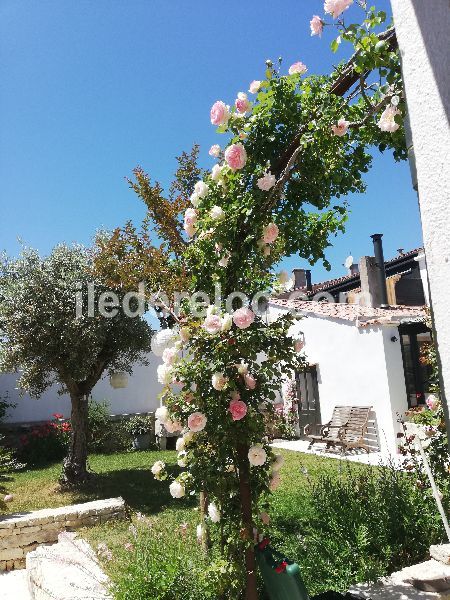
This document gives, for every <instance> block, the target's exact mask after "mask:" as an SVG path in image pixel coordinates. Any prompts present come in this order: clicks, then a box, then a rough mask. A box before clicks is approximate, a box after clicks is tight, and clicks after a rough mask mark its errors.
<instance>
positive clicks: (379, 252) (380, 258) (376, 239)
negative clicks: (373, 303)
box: [370, 233, 389, 308]
mask: <svg viewBox="0 0 450 600" xmlns="http://www.w3.org/2000/svg"><path fill="white" fill-rule="evenodd" d="M370 237H371V238H372V240H373V249H374V253H375V260H376V261H377V267H378V278H379V285H380V297H381V304H380V308H388V307H389V304H388V297H387V287H386V269H385V268H384V255H383V242H382V241H381V238H382V237H383V234H382V233H374V234H373V235H371V236H370Z"/></svg>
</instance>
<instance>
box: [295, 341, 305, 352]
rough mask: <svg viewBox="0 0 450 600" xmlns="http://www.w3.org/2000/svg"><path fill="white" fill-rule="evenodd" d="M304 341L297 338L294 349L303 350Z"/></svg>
mask: <svg viewBox="0 0 450 600" xmlns="http://www.w3.org/2000/svg"><path fill="white" fill-rule="evenodd" d="M303 346H304V344H303V341H302V340H295V342H294V350H295V351H296V352H301V351H302V350H303Z"/></svg>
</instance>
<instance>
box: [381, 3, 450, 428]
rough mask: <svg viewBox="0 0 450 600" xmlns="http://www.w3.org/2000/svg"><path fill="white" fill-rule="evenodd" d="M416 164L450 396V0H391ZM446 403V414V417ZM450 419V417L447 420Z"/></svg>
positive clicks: (438, 342) (440, 347) (449, 396)
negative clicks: (449, 58)
mask: <svg viewBox="0 0 450 600" xmlns="http://www.w3.org/2000/svg"><path fill="white" fill-rule="evenodd" d="M391 4H392V10H393V15H394V23H395V29H396V34H397V40H398V44H399V48H400V53H401V57H402V70H403V76H404V80H405V91H406V100H407V103H408V113H409V120H410V123H411V130H412V141H413V146H414V155H415V159H416V168H417V182H418V192H419V204H420V214H421V220H422V230H423V241H424V247H425V254H426V257H427V267H428V278H429V282H430V295H431V305H432V310H433V319H434V326H435V329H436V335H435V341H436V345H437V349H438V352H439V357H440V362H441V370H442V383H443V390H442V391H443V392H444V395H445V397H446V399H447V407H448V404H449V399H450V319H449V298H450V235H449V228H450V125H449V120H450V69H449V65H448V55H449V48H450V3H449V1H448V0H432V1H430V0H391ZM448 412H449V411H448V408H447V417H448ZM448 422H449V423H450V420H449V421H448Z"/></svg>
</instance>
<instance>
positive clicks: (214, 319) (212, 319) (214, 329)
mask: <svg viewBox="0 0 450 600" xmlns="http://www.w3.org/2000/svg"><path fill="white" fill-rule="evenodd" d="M203 328H204V329H206V331H207V332H208V333H211V334H215V333H219V331H220V330H221V329H222V319H221V318H220V317H219V315H208V316H207V317H206V319H205V320H204V321H203Z"/></svg>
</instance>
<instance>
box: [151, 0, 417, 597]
mask: <svg viewBox="0 0 450 600" xmlns="http://www.w3.org/2000/svg"><path fill="white" fill-rule="evenodd" d="M351 4H352V0H326V2H325V5H324V10H325V13H326V14H327V15H329V16H331V17H332V19H333V20H335V22H333V23H329V22H327V21H326V18H325V17H324V18H321V17H319V16H318V15H315V16H313V18H312V21H311V23H310V28H311V33H312V34H313V35H316V36H318V37H320V35H321V34H322V32H323V29H324V27H325V26H327V27H329V26H335V27H337V28H338V31H339V36H338V38H336V40H334V41H333V42H332V50H333V51H337V49H338V48H339V45H340V44H341V43H342V42H350V43H351V44H352V46H353V49H354V50H356V51H357V55H356V58H355V59H354V64H353V69H354V72H356V73H357V74H360V77H356V79H357V80H358V79H359V81H357V84H356V89H355V90H352V93H351V99H350V100H349V99H348V98H346V97H344V94H343V93H341V92H339V93H338V91H336V90H338V86H337V84H338V83H339V81H340V78H341V77H342V76H343V75H342V73H343V67H342V66H340V67H338V69H337V71H336V72H335V73H333V74H332V75H330V76H323V75H307V73H308V68H307V66H306V65H305V64H304V63H303V62H302V61H301V60H297V61H296V62H295V63H294V64H292V65H291V66H290V67H289V68H288V69H285V68H284V67H283V65H282V63H281V61H280V62H279V63H278V65H277V66H274V64H273V63H272V62H271V61H267V63H266V67H267V68H266V71H265V77H264V78H263V77H261V79H258V80H253V81H252V82H251V83H250V84H249V88H248V93H249V94H251V97H250V98H249V97H248V95H247V93H244V92H239V93H237V95H236V97H235V100H234V101H231V102H230V104H227V102H226V101H225V100H217V101H216V102H215V103H214V104H213V106H212V107H211V111H210V121H211V123H212V124H213V125H214V126H216V127H217V133H218V134H221V135H223V136H224V137H225V142H224V143H222V144H220V145H219V144H214V145H213V146H211V148H210V150H209V155H210V156H211V157H212V158H213V159H215V160H216V162H215V164H214V165H213V166H212V168H211V170H210V171H208V172H202V173H200V176H199V179H198V181H197V182H196V183H195V184H194V185H193V186H192V189H191V190H190V194H191V195H190V201H191V206H190V207H189V208H187V209H186V210H185V212H184V215H183V227H184V231H185V234H186V240H185V247H184V249H183V253H182V255H181V256H180V257H178V258H177V259H176V260H177V261H178V262H177V266H178V268H179V269H180V270H182V271H183V272H184V273H188V274H189V279H188V281H189V291H190V292H191V293H195V292H198V291H200V290H201V291H202V292H203V293H206V294H208V295H209V296H210V297H214V295H215V293H216V292H217V290H219V298H218V300H217V301H216V303H215V305H214V306H211V307H209V308H208V309H207V310H204V311H203V313H202V311H198V310H197V307H193V306H192V304H188V303H187V302H185V303H182V305H181V310H180V311H179V312H178V313H177V314H175V312H173V314H171V323H172V328H171V330H170V334H167V333H164V334H163V333H161V335H160V334H158V336H157V340H156V342H155V344H154V346H155V349H156V350H157V353H158V355H159V356H162V358H163V361H164V362H163V364H162V365H160V367H159V368H158V379H159V381H160V382H161V383H162V385H163V386H164V388H163V392H162V401H163V404H164V408H161V409H159V410H158V411H157V418H158V419H159V420H160V422H161V423H162V424H163V425H164V426H165V427H166V429H167V430H168V431H180V434H181V436H182V437H180V439H179V440H178V441H177V451H178V452H179V455H178V464H179V465H180V466H181V468H182V469H183V471H182V472H181V473H180V474H179V475H178V476H177V477H175V479H174V480H173V481H172V482H171V483H170V493H171V495H172V496H173V497H174V498H180V499H181V498H182V497H184V496H186V495H191V494H201V497H202V499H203V500H202V510H201V511H200V522H199V525H198V537H199V540H201V541H204V539H205V537H206V535H207V530H208V528H214V527H216V530H215V539H217V540H218V542H219V545H220V547H221V549H222V552H223V554H224V557H225V558H226V559H227V560H228V561H230V563H232V564H233V569H235V570H236V571H237V572H239V573H240V574H241V576H242V589H244V587H245V589H246V597H247V599H249V600H250V599H253V598H256V595H255V594H256V579H255V563H254V555H253V546H254V543H255V541H257V540H258V539H260V536H262V535H265V534H267V533H268V532H269V530H268V527H269V523H270V517H269V513H270V495H271V493H272V492H273V491H275V490H276V489H277V487H278V486H279V484H280V481H281V474H280V468H281V459H280V458H279V457H277V456H276V455H275V453H274V452H273V450H272V448H271V447H270V444H269V440H268V438H267V436H266V434H265V419H267V415H269V417H270V413H271V412H272V413H274V411H275V408H274V405H275V400H276V399H277V396H278V392H279V382H280V381H283V380H286V379H290V378H291V376H292V371H296V370H301V369H303V368H304V367H305V363H306V359H305V356H304V354H303V353H302V342H301V340H295V339H292V338H291V337H290V335H289V331H290V328H291V325H292V323H293V321H294V319H295V315H292V314H284V315H282V316H279V317H278V318H276V319H274V320H272V321H270V320H268V319H267V318H266V315H265V314H264V312H263V313H262V314H261V313H260V311H259V310H258V309H259V307H260V304H259V303H260V302H261V303H262V305H264V296H266V297H267V295H270V293H272V291H273V290H274V289H277V286H279V285H280V281H281V276H280V278H278V276H277V275H276V274H275V272H274V268H275V267H276V265H277V264H278V263H279V261H280V260H281V258H283V256H285V255H286V254H299V255H300V256H302V257H303V258H304V259H307V260H309V261H310V262H311V263H314V262H316V261H318V260H322V262H323V263H324V265H325V267H329V264H328V263H327V261H326V259H325V249H326V247H327V246H328V245H329V244H330V242H329V240H330V238H331V237H332V236H334V235H336V234H337V233H338V232H340V231H342V230H343V229H344V224H345V221H346V219H347V205H346V203H345V200H343V198H344V197H345V195H347V194H349V193H355V192H363V191H364V189H365V184H364V181H363V177H364V174H365V173H366V172H367V170H368V169H369V167H370V163H371V156H370V154H369V153H368V151H367V147H369V146H370V147H374V146H376V147H379V148H380V149H381V150H385V149H387V148H390V149H392V151H393V154H394V157H395V159H397V160H399V159H404V158H406V148H405V143H404V135H403V127H402V117H403V116H404V115H405V113H406V106H405V102H404V97H403V91H402V81H401V72H400V68H399V61H398V54H397V51H396V50H395V48H393V47H391V46H390V45H389V43H387V42H386V41H385V38H383V39H381V38H380V37H378V35H377V34H376V33H375V31H374V30H375V28H376V27H377V26H378V25H380V24H382V23H383V22H384V21H385V19H386V15H384V13H382V12H376V11H375V10H374V9H373V10H372V9H370V10H366V9H364V18H363V23H362V24H361V25H358V24H354V25H351V26H349V25H348V24H344V21H343V16H342V15H343V13H344V12H346V11H347V9H348V8H349V7H350V5H351ZM328 18H329V17H328ZM374 71H375V72H376V77H374V78H373V80H374V81H375V83H373V82H372V81H371V82H370V84H369V83H368V82H367V81H366V79H367V76H368V75H367V74H368V73H370V72H374ZM358 86H359V87H358ZM205 118H207V116H206V115H205ZM174 260H175V259H174ZM283 280H286V277H283ZM285 282H286V281H285ZM237 292H239V294H236V297H235V301H234V302H231V304H230V303H229V301H228V300H229V297H230V294H234V293H237ZM166 308H167V309H168V310H169V311H170V307H166ZM152 471H153V473H154V475H155V477H157V478H158V479H165V478H166V477H167V474H166V471H165V466H164V465H163V464H160V463H156V464H155V465H154V466H153V468H152ZM218 523H220V525H219V526H218V525H217V524H218Z"/></svg>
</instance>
